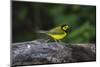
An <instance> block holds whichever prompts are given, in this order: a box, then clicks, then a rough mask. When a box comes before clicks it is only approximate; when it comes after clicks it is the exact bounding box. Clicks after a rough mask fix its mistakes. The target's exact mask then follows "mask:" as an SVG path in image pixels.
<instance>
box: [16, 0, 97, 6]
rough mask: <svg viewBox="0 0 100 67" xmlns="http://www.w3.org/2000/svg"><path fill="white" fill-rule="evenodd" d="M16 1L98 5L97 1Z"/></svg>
mask: <svg viewBox="0 0 100 67" xmlns="http://www.w3.org/2000/svg"><path fill="white" fill-rule="evenodd" d="M14 1H28V2H29V1H31V2H32V1H33V2H50V3H67V4H82V5H96V0H14Z"/></svg>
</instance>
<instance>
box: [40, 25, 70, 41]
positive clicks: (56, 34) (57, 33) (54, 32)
mask: <svg viewBox="0 0 100 67" xmlns="http://www.w3.org/2000/svg"><path fill="white" fill-rule="evenodd" d="M68 28H69V26H68V25H66V24H64V25H61V26H58V27H55V28H53V29H50V30H49V31H39V33H45V34H47V35H48V36H50V37H52V38H53V39H54V40H61V39H63V38H64V37H65V36H66V35H67V30H68Z"/></svg>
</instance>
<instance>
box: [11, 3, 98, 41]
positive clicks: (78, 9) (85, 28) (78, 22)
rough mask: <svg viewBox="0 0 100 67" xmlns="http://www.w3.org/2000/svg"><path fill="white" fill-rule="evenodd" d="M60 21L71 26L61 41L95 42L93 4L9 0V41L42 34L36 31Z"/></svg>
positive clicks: (42, 35) (50, 26)
mask: <svg viewBox="0 0 100 67" xmlns="http://www.w3.org/2000/svg"><path fill="white" fill-rule="evenodd" d="M62 24H67V25H69V27H70V29H69V31H68V36H66V37H65V38H64V39H63V41H64V42H69V43H95V42H96V6H91V5H74V4H73V5H71V4H56V3H42V2H24V1H23V2H21V1H12V42H25V41H32V40H35V39H40V38H45V37H46V36H47V35H44V34H41V35H40V34H37V33H36V32H35V31H36V30H49V29H51V28H54V27H56V26H59V25H62ZM44 36H45V37H44Z"/></svg>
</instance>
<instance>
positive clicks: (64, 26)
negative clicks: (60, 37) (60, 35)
mask: <svg viewBox="0 0 100 67" xmlns="http://www.w3.org/2000/svg"><path fill="white" fill-rule="evenodd" d="M68 28H69V26H68V25H63V26H62V27H61V29H62V30H63V31H65V32H66V31H67V29H68Z"/></svg>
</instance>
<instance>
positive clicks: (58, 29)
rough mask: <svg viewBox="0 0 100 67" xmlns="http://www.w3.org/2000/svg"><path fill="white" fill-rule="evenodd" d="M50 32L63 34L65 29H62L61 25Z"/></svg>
mask: <svg viewBox="0 0 100 67" xmlns="http://www.w3.org/2000/svg"><path fill="white" fill-rule="evenodd" d="M48 33H49V34H63V33H64V31H63V30H62V29H61V27H56V28H53V29H51V30H50V31H48Z"/></svg>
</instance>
